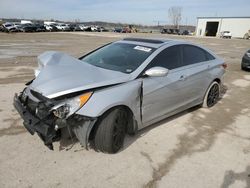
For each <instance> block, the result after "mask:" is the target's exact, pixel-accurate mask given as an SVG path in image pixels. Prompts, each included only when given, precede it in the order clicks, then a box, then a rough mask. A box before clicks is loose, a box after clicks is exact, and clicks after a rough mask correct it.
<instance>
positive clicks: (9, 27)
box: [2, 22, 18, 32]
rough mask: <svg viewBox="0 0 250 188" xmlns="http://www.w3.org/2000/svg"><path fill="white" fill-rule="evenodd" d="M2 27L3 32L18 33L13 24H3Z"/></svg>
mask: <svg viewBox="0 0 250 188" xmlns="http://www.w3.org/2000/svg"><path fill="white" fill-rule="evenodd" d="M2 26H3V28H2V30H3V31H4V32H17V31H18V29H17V27H16V26H15V25H14V24H13V23H8V22H7V23H4V24H3V25H2Z"/></svg>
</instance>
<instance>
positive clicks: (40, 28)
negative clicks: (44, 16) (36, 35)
mask: <svg viewBox="0 0 250 188" xmlns="http://www.w3.org/2000/svg"><path fill="white" fill-rule="evenodd" d="M34 26H35V27H36V32H45V31H46V28H45V26H44V25H43V24H38V23H36V24H34Z"/></svg>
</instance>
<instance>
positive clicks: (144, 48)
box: [134, 46, 152, 52]
mask: <svg viewBox="0 0 250 188" xmlns="http://www.w3.org/2000/svg"><path fill="white" fill-rule="evenodd" d="M134 49H135V50H141V51H144V52H151V50H152V49H151V48H146V47H143V46H136V47H134Z"/></svg>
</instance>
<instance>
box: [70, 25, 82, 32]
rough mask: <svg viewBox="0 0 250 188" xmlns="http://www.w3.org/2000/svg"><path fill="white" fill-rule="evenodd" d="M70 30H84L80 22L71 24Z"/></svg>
mask: <svg viewBox="0 0 250 188" xmlns="http://www.w3.org/2000/svg"><path fill="white" fill-rule="evenodd" d="M69 28H70V31H82V29H81V28H80V26H79V25H78V24H69Z"/></svg>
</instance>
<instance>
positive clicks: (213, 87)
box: [202, 81, 220, 108]
mask: <svg viewBox="0 0 250 188" xmlns="http://www.w3.org/2000/svg"><path fill="white" fill-rule="evenodd" d="M219 97H220V84H219V83H218V82H216V81H214V82H213V83H212V84H210V86H209V87H208V89H207V92H206V94H205V97H204V100H203V104H202V107H204V108H211V107H212V106H214V105H215V104H216V103H217V102H218V100H219Z"/></svg>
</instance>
